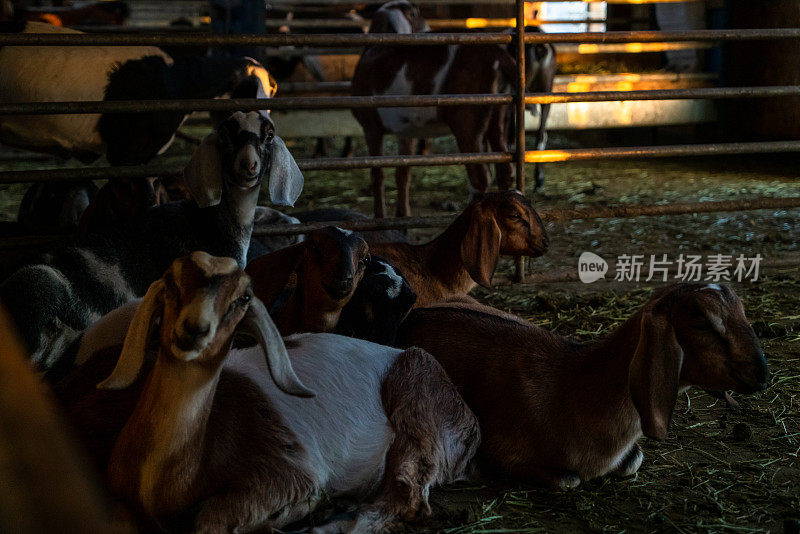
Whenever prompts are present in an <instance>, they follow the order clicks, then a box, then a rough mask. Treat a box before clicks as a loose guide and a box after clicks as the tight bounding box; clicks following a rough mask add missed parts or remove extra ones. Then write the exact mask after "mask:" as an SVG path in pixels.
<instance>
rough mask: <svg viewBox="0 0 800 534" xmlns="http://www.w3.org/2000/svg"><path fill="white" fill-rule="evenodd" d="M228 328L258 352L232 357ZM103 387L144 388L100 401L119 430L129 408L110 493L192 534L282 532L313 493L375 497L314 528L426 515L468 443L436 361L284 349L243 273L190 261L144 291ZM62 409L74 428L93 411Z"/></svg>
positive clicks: (295, 345) (391, 352)
mask: <svg viewBox="0 0 800 534" xmlns="http://www.w3.org/2000/svg"><path fill="white" fill-rule="evenodd" d="M159 319H160V334H159V339H160V342H159V348H158V353H157V355H156V356H155V358H154V362H153V357H152V354H151V353H149V352H148V350H147V345H148V338H149V332H150V330H151V328H152V325H153V324H154V323H155V322H156V321H157V320H159ZM237 332H238V333H239V334H247V335H250V336H252V337H254V338H255V339H256V340H257V341H258V344H257V345H255V346H250V347H246V348H235V349H233V350H231V344H232V343H233V339H234V336H235V334H236V333H237ZM287 348H288V353H287ZM106 355H107V354H106ZM99 356H102V353H101V354H100V355H99ZM90 363H91V362H90ZM93 368H95V365H93V364H92V365H88V364H87V365H85V366H83V367H82V369H88V370H89V372H92V371H91V370H92V369H93ZM142 368H145V369H148V371H147V372H146V373H141V372H140V371H141V370H142ZM78 372H80V370H78ZM139 375H146V378H143V377H141V376H139ZM306 386H308V388H311V389H308V388H307V387H306ZM100 387H101V388H105V389H108V388H112V389H120V388H121V389H123V390H124V389H125V388H131V387H133V388H134V389H139V391H140V394H139V395H138V402H137V403H136V405H135V408H133V409H132V413H131V412H128V413H126V412H125V411H124V410H116V411H115V413H113V414H109V412H108V410H106V409H105V406H106V405H104V406H100V409H101V410H103V413H105V414H106V415H112V419H114V420H116V421H118V420H119V419H124V418H125V417H127V416H128V415H129V417H128V418H127V422H126V423H125V424H124V427H123V428H122V430H121V432H120V434H119V438H118V439H117V440H116V443H115V445H114V447H113V450H112V451H111V454H110V460H109V465H108V476H109V482H110V484H111V487H112V489H113V491H114V492H115V493H116V494H117V495H118V496H120V497H122V498H123V499H125V500H126V501H127V502H128V503H129V504H131V505H132V506H133V508H134V509H135V510H137V511H138V512H140V513H143V514H144V515H146V516H148V517H150V518H152V519H154V520H156V521H157V522H158V523H160V524H161V525H162V526H164V527H168V526H171V525H172V522H173V521H176V520H178V521H180V520H183V521H188V522H189V523H190V524H191V525H192V528H193V531H196V532H231V531H249V530H251V529H254V528H258V527H273V528H280V527H281V526H283V525H286V524H288V523H290V522H292V521H296V520H298V519H301V518H302V517H304V516H305V515H306V514H308V512H309V511H311V510H312V509H314V507H315V506H316V504H317V503H318V502H319V501H320V500H321V498H322V495H323V494H327V495H330V496H332V497H336V496H339V495H355V496H361V497H364V496H367V495H371V496H374V500H373V501H372V503H371V504H369V505H367V506H366V507H364V508H363V509H362V510H361V511H360V513H359V515H358V516H357V517H356V519H355V520H354V521H350V522H344V524H330V525H326V526H323V527H320V529H319V530H318V531H320V532H341V531H359V532H362V531H363V532H372V531H382V530H385V529H387V528H389V527H390V526H391V525H392V524H393V523H395V522H397V521H401V520H410V519H413V518H415V517H417V516H418V515H424V514H426V513H428V512H429V507H428V504H427V498H428V492H429V489H430V488H431V487H432V486H433V485H436V484H441V483H446V482H449V481H453V480H456V479H459V478H462V477H463V476H464V475H465V472H466V470H467V468H468V465H469V462H470V459H471V458H472V456H473V455H474V453H475V451H476V449H477V446H478V442H479V431H478V425H477V421H476V419H475V417H474V415H473V414H472V413H471V412H470V411H469V409H468V408H467V407H466V405H465V404H464V402H463V400H462V399H461V398H460V397H459V395H458V393H457V392H456V390H455V387H454V386H453V384H452V383H451V382H450V380H449V379H448V378H447V375H446V374H445V373H444V371H443V369H442V368H441V366H439V364H438V363H436V360H435V359H434V358H433V357H431V356H430V355H428V354H427V353H425V352H424V351H422V350H419V349H409V350H405V351H403V350H400V349H393V348H389V347H384V346H380V345H376V344H373V343H369V342H366V341H361V340H355V339H351V338H345V337H341V336H336V335H333V334H301V335H295V336H291V337H289V338H286V339H285V345H284V341H283V340H281V337H280V334H279V333H278V331H277V328H276V327H275V325H274V323H273V322H272V321H271V319H270V318H269V315H268V314H267V311H266V309H265V307H264V305H263V304H262V303H261V302H260V301H259V300H258V299H257V298H255V297H254V296H253V293H252V288H251V284H250V278H249V276H248V275H247V274H245V273H244V272H243V271H242V270H241V269H240V268H239V266H238V265H237V264H236V262H235V261H234V260H232V259H227V258H216V257H212V256H209V255H208V254H205V253H202V252H195V253H193V254H191V255H190V256H188V257H185V258H181V259H178V260H176V261H175V262H174V263H173V265H172V266H171V267H170V269H168V270H167V272H166V273H165V274H164V277H163V278H162V279H160V280H158V281H156V282H154V283H153V285H152V286H151V288H150V290H149V291H148V293H147V295H146V296H145V298H144V300H143V302H142V304H141V305H140V306H139V308H138V310H137V311H136V314H135V316H134V317H133V321H132V323H131V324H130V328H129V329H128V332H127V336H126V338H125V342H124V345H123V347H122V352H121V354H120V356H119V361H118V362H117V364H116V367H115V368H114V371H113V372H112V374H111V376H110V377H108V378H107V379H106V380H105V381H103V382H102V383H101V384H100ZM312 390H313V393H312ZM107 393H108V392H107ZM87 394H89V395H92V392H88V393H87ZM120 394H121V395H124V394H125V391H121V392H120ZM74 405H77V406H81V407H82V409H83V410H84V414H83V416H81V417H80V418H79V419H81V420H83V421H86V420H90V419H91V418H92V417H97V416H95V415H93V414H92V412H91V409H90V408H89V407H88V406H87V403H86V402H85V401H83V402H78V403H77V404H74ZM73 415H74V414H73ZM108 424H109V423H108V422H107V421H96V422H95V424H94V425H92V428H97V427H102V426H103V425H108ZM111 424H118V423H111ZM88 445H90V446H93V444H91V443H89V444H88ZM187 516H188V517H187ZM182 524H183V525H186V523H183V522H182Z"/></svg>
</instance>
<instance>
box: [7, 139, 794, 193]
mask: <svg viewBox="0 0 800 534" xmlns="http://www.w3.org/2000/svg"><path fill="white" fill-rule="evenodd" d="M776 152H800V141H768V142H753V143H720V144H697V145H665V146H646V147H645V146H639V147H612V148H572V149H564V150H531V151H527V152H525V161H526V162H528V163H536V162H539V163H552V162H561V161H573V160H575V161H577V160H608V159H626V158H658V157H671V156H713V155H724V154H758V153H776ZM512 161H514V158H513V156H512V154H510V153H508V152H505V153H504V152H486V153H470V154H431V155H427V156H362V157H355V158H318V159H317V158H312V159H298V160H297V164H298V166H299V167H300V169H301V170H304V171H322V170H346V169H362V168H369V167H396V166H401V165H402V166H409V167H419V166H438V165H464V164H466V163H507V162H512ZM182 169H183V166H182V165H170V166H160V165H142V166H136V167H84V168H76V169H39V170H33V171H3V172H0V184H9V183H30V182H62V181H80V180H105V179H117V178H145V177H148V176H161V175H164V174H172V173H175V172H180V171H181V170H182Z"/></svg>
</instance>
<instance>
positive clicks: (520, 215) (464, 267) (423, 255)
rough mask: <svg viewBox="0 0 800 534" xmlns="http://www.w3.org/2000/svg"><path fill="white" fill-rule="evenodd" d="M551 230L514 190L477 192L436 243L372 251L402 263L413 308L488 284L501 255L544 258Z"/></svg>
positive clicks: (392, 245) (373, 247)
mask: <svg viewBox="0 0 800 534" xmlns="http://www.w3.org/2000/svg"><path fill="white" fill-rule="evenodd" d="M548 244H549V243H548V239H547V232H546V231H545V228H544V225H543V224H542V221H541V219H540V218H539V215H538V214H537V213H536V211H535V210H534V209H533V207H531V205H530V202H528V200H527V199H526V198H525V197H524V196H522V195H521V194H519V193H518V192H516V191H503V192H499V193H487V194H486V195H479V196H477V197H476V198H475V200H474V201H473V202H472V203H470V205H469V206H467V208H466V209H465V210H464V212H463V213H462V214H461V215H459V216H458V218H456V220H455V221H453V223H452V224H451V225H450V226H449V227H448V228H447V229H446V230H445V231H444V232H442V233H441V234H440V235H439V236H438V237H436V238H435V239H434V240H433V241H430V242H429V243H426V244H424V245H411V244H409V243H405V242H398V243H374V244H372V245H371V246H370V247H371V248H370V250H371V252H372V253H374V254H376V255H379V256H382V257H384V258H386V259H387V260H388V261H389V262H390V263H391V264H392V265H394V266H396V267H398V268H399V269H400V270H401V271H402V272H403V276H404V277H405V278H406V279H407V280H408V283H409V284H410V285H411V288H412V289H413V290H414V292H415V293H416V294H417V302H416V304H415V307H422V306H426V305H428V304H432V303H434V302H439V301H442V300H445V299H447V298H450V297H454V296H459V295H466V294H467V293H468V292H469V291H470V290H472V289H473V288H474V287H475V285H476V284H480V285H482V286H484V287H490V286H491V284H492V275H493V274H494V270H495V267H496V266H497V261H498V259H499V257H500V255H501V254H502V255H520V256H532V257H536V256H541V255H542V254H544V253H545V252H546V251H547V247H548Z"/></svg>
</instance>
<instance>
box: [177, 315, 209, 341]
mask: <svg viewBox="0 0 800 534" xmlns="http://www.w3.org/2000/svg"><path fill="white" fill-rule="evenodd" d="M210 330H211V325H210V324H208V323H202V324H201V323H193V322H192V321H190V320H188V319H186V320H185V321H183V331H184V332H185V333H186V334H187V335H189V336H192V337H194V338H198V337H202V336H205V335H206V334H208V332H209V331H210Z"/></svg>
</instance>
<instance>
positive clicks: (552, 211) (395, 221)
mask: <svg viewBox="0 0 800 534" xmlns="http://www.w3.org/2000/svg"><path fill="white" fill-rule="evenodd" d="M796 207H800V197H784V198H773V197H759V198H750V199H745V200H720V201H713V202H675V203H671V204H620V205H616V206H590V207H586V208H542V209H537V210H536V211H537V213H539V216H540V217H541V218H542V221H544V222H555V221H577V220H582V219H613V218H631V217H659V216H664V215H689V214H693V213H718V212H726V211H752V210H763V209H787V208H796ZM454 219H455V217H454V216H450V215H440V216H434V217H399V218H392V219H373V220H368V221H333V222H313V223H303V224H281V225H271V226H260V227H257V228H256V229H254V230H253V235H255V236H279V235H298V234H306V233H308V232H311V231H312V230H316V229H319V228H324V227H325V226H330V225H334V226H338V227H340V228H347V229H348V230H355V231H357V232H375V231H380V230H405V229H408V228H441V227H444V226H447V225H448V224H450V223H451V222H453V220H454Z"/></svg>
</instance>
